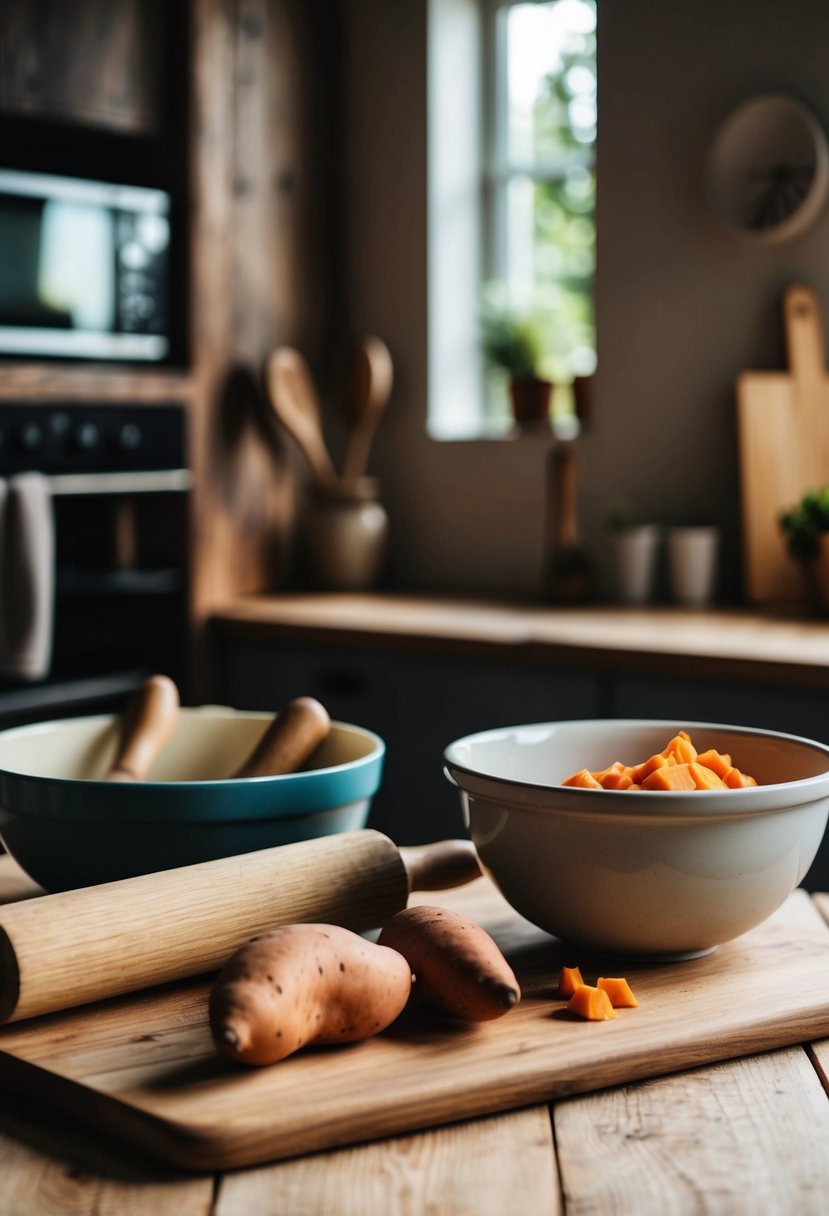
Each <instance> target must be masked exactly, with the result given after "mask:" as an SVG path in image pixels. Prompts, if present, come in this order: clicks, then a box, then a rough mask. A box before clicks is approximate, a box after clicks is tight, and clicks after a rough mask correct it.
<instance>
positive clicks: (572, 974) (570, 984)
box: [558, 967, 584, 997]
mask: <svg viewBox="0 0 829 1216" xmlns="http://www.w3.org/2000/svg"><path fill="white" fill-rule="evenodd" d="M583 984H584V980H583V979H582V977H581V971H580V970H579V968H578V967H562V968H561V971H560V972H559V977H558V995H559V996H562V997H564V996H572V995H573V993H574V992H575V991H576V989H577V988H581V987H582V985H583Z"/></svg>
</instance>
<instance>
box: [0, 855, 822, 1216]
mask: <svg viewBox="0 0 829 1216" xmlns="http://www.w3.org/2000/svg"><path fill="white" fill-rule="evenodd" d="M31 894H37V889H36V888H35V889H33V888H32V885H31V884H30V883H29V882H28V880H27V879H26V878H25V877H24V876H22V875H20V873H19V871H17V869H16V867H15V866H14V864H13V863H12V862H11V859H10V858H8V856H3V857H0V899H2V900H3V901H5V900H9V899H20V898H25V897H27V896H28V895H31ZM800 894H801V898H802V893H800ZM812 902H813V904H814V905H815V907H817V909H818V910H819V911H820V913H821V914H822V916H823V917H824V919H825V920H826V921H827V922H829V896H826V895H815V896H813V897H812ZM810 912H811V910H810ZM769 982H770V983H773V982H774V977H773V976H770V977H769ZM827 1000H829V977H827ZM680 1016H681V1013H680ZM827 1090H829V1040H824V1041H822V1042H819V1043H804V1044H803V1045H800V1046H793V1047H787V1048H784V1049H780V1050H775V1051H771V1052H766V1053H762V1054H759V1055H752V1056H749V1057H746V1058H743V1059H736V1060H731V1061H728V1062H726V1063H722V1064H716V1065H713V1066H704V1067H699V1068H694V1069H692V1070H690V1071H686V1072H681V1073H675V1074H673V1075H670V1076H666V1077H660V1078H657V1079H655V1080H649V1081H644V1082H638V1083H635V1084H630V1085H624V1086H619V1087H616V1088H612V1089H607V1090H603V1091H599V1092H596V1093H591V1094H587V1095H581V1096H575V1097H569V1098H566V1099H562V1100H559V1101H557V1102H555V1103H554V1104H552V1105H551V1106H547V1105H542V1106H531V1107H528V1108H524V1109H520V1110H517V1111H511V1112H508V1113H503V1114H495V1115H492V1116H489V1117H486V1118H481V1119H475V1120H471V1121H468V1122H462V1123H457V1124H453V1125H451V1126H446V1127H438V1128H435V1129H433V1130H429V1131H425V1132H419V1133H417V1134H413V1135H405V1136H399V1137H395V1138H392V1139H388V1140H384V1141H378V1142H374V1143H371V1144H365V1145H359V1146H357V1147H354V1148H349V1149H342V1150H338V1151H335V1152H327V1153H319V1154H315V1155H313V1156H309V1157H304V1158H299V1159H295V1160H290V1161H285V1162H281V1163H278V1164H273V1165H265V1166H259V1167H255V1168H251V1169H245V1170H236V1171H230V1172H226V1173H220V1174H217V1175H213V1174H184V1173H180V1172H177V1171H175V1170H173V1169H171V1168H169V1167H167V1166H162V1165H159V1164H157V1163H156V1162H155V1161H154V1160H152V1159H150V1158H148V1157H147V1156H146V1155H145V1154H143V1153H139V1152H138V1151H135V1150H131V1149H130V1148H128V1147H125V1146H124V1145H123V1144H122V1143H120V1142H116V1141H115V1140H112V1141H109V1140H107V1139H106V1138H105V1137H103V1136H101V1135H98V1134H94V1133H91V1132H88V1131H85V1130H84V1129H83V1128H81V1127H79V1126H75V1125H68V1123H67V1122H66V1121H65V1120H62V1119H59V1118H57V1117H55V1116H54V1115H52V1114H50V1113H49V1112H48V1111H46V1110H44V1109H43V1108H35V1107H34V1106H32V1107H27V1106H23V1105H19V1104H18V1103H16V1102H15V1103H12V1102H10V1101H9V1100H8V1097H7V1098H6V1100H5V1101H3V1102H2V1104H0V1176H1V1177H2V1179H3V1182H2V1187H1V1188H0V1212H1V1213H2V1214H3V1216H6V1213H9V1214H11V1213H24V1212H25V1213H28V1212H37V1213H38V1216H48V1214H49V1213H64V1212H69V1211H71V1212H72V1213H74V1214H76V1216H83V1214H85V1213H90V1216H91V1214H92V1213H93V1212H94V1213H113V1214H114V1216H121V1214H122V1213H130V1216H140V1214H141V1213H144V1212H146V1213H147V1216H168V1214H169V1216H202V1214H203V1216H208V1214H210V1216H258V1214H259V1213H262V1214H263V1216H264V1214H266V1213H273V1212H284V1213H290V1214H291V1216H305V1214H308V1216H310V1214H311V1213H323V1212H325V1213H328V1212H331V1213H337V1216H374V1214H375V1213H376V1214H377V1216H381V1214H382V1216H389V1214H390V1213H391V1214H395V1213H402V1214H408V1213H412V1214H415V1213H420V1212H424V1213H425V1212H440V1213H441V1216H488V1214H490V1213H491V1214H492V1216H505V1214H511V1213H521V1214H522V1216H535V1214H536V1213H538V1214H542V1213H543V1214H545V1216H547V1214H565V1216H566V1214H568V1213H578V1214H579V1216H582V1214H586V1213H601V1214H604V1213H610V1212H630V1211H636V1212H637V1213H638V1214H640V1216H648V1214H649V1213H653V1214H654V1216H663V1214H664V1213H666V1212H702V1211H706V1212H722V1213H731V1212H751V1213H752V1214H757V1213H760V1214H762V1213H781V1212H797V1213H798V1214H799V1216H808V1214H810V1213H814V1214H815V1216H818V1213H819V1214H820V1216H823V1213H825V1211H826V1210H827V1196H829V1096H827Z"/></svg>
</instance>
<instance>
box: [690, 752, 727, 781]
mask: <svg viewBox="0 0 829 1216" xmlns="http://www.w3.org/2000/svg"><path fill="white" fill-rule="evenodd" d="M697 764H704V765H705V767H706V768H710V769H711V772H712V773H716V774H717V776H718V777H721V778H724V777H725V774H726V773H727V772H728V770H729V769H730V768H731V757H730V756H729V754H728V752H718V751H717V749H716V748H715V747H709V749H708V751H707V752H700V754H699V755H698V756H697Z"/></svg>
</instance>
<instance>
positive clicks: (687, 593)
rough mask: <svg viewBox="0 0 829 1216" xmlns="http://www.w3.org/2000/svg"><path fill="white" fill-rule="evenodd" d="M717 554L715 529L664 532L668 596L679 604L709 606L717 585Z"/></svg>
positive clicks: (704, 528) (690, 528)
mask: <svg viewBox="0 0 829 1216" xmlns="http://www.w3.org/2000/svg"><path fill="white" fill-rule="evenodd" d="M719 551H720V531H719V528H715V527H713V526H709V525H704V526H699V527H683V528H671V529H670V531H669V532H668V578H669V582H670V587H671V595H672V596H673V598H674V600H676V602H677V603H679V604H687V605H688V606H694V607H702V606H704V605H705V604H710V603H711V600H712V599H713V598H714V593H715V591H716V586H717V566H718V561H719Z"/></svg>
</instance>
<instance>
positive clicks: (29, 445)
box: [17, 422, 43, 452]
mask: <svg viewBox="0 0 829 1216" xmlns="http://www.w3.org/2000/svg"><path fill="white" fill-rule="evenodd" d="M17 442H18V443H19V445H20V447H21V448H22V449H23V451H24V452H36V451H37V450H38V448H39V447H40V445H41V444H42V443H43V431H42V429H41V427H40V425H39V424H38V423H37V422H24V423H23V425H22V426H21V428H20V430H19V431H18V432H17Z"/></svg>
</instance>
